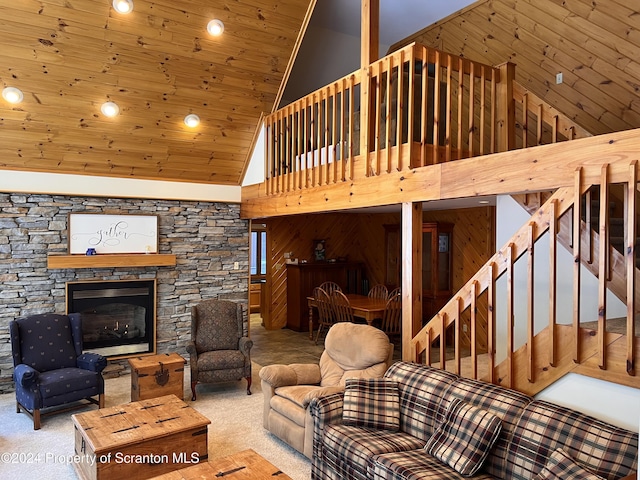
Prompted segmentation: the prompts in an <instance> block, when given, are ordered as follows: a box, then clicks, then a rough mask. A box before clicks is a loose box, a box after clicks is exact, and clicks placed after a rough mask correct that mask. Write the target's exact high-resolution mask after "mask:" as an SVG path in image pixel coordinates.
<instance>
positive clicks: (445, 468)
mask: <svg viewBox="0 0 640 480" xmlns="http://www.w3.org/2000/svg"><path fill="white" fill-rule="evenodd" d="M369 473H370V476H369V478H370V479H371V480H418V479H419V480H442V479H443V478H446V479H447V480H463V479H466V478H468V477H466V476H463V475H461V474H460V473H458V472H456V471H455V470H454V469H453V468H451V467H450V466H449V465H447V464H445V463H442V462H441V461H440V460H438V459H436V458H434V457H432V456H431V455H427V454H426V452H425V451H424V449H422V448H421V449H419V450H410V451H406V452H393V453H385V454H382V455H375V456H374V457H373V462H372V464H371V466H370V469H369ZM497 478H498V477H494V476H492V475H490V474H488V473H484V472H478V473H477V474H476V475H474V476H473V479H474V480H496V479H497Z"/></svg>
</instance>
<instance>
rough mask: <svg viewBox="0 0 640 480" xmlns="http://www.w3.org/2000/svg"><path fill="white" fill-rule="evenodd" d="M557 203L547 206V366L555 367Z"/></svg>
mask: <svg viewBox="0 0 640 480" xmlns="http://www.w3.org/2000/svg"><path fill="white" fill-rule="evenodd" d="M557 242H558V218H557V202H556V200H555V199H552V200H551V203H550V204H549V365H551V366H552V367H555V366H556V298H557V292H556V282H557V270H558V265H557V248H556V247H557Z"/></svg>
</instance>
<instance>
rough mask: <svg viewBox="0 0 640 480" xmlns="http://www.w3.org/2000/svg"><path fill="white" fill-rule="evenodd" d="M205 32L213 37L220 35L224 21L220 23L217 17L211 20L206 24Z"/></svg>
mask: <svg viewBox="0 0 640 480" xmlns="http://www.w3.org/2000/svg"><path fill="white" fill-rule="evenodd" d="M207 32H209V33H210V34H211V35H213V36H214V37H217V36H219V35H222V32H224V23H222V20H218V19H217V18H215V19H213V20H211V21H210V22H209V23H208V24H207Z"/></svg>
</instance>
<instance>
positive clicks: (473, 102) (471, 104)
mask: <svg viewBox="0 0 640 480" xmlns="http://www.w3.org/2000/svg"><path fill="white" fill-rule="evenodd" d="M475 92H476V79H475V63H473V62H472V63H471V67H470V71H469V132H468V139H469V140H468V143H469V158H471V157H473V156H474V155H475V153H474V151H473V140H474V138H475V106H476V99H475V97H476V93H475Z"/></svg>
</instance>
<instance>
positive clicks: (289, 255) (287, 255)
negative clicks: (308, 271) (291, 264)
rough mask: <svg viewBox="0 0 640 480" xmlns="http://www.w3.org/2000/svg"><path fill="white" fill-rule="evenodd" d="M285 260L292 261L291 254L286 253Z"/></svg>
mask: <svg viewBox="0 0 640 480" xmlns="http://www.w3.org/2000/svg"><path fill="white" fill-rule="evenodd" d="M284 258H285V259H286V260H288V259H290V258H291V254H290V253H289V252H284Z"/></svg>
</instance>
